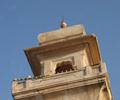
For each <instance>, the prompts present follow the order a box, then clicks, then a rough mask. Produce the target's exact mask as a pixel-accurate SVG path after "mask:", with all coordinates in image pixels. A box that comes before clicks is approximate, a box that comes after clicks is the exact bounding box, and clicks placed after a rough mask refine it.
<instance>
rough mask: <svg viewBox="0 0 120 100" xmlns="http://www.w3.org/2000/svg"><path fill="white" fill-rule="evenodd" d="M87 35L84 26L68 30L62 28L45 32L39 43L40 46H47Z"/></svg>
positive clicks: (39, 36) (71, 27)
mask: <svg viewBox="0 0 120 100" xmlns="http://www.w3.org/2000/svg"><path fill="white" fill-rule="evenodd" d="M82 35H86V32H85V29H84V27H83V25H81V24H79V25H73V26H70V27H66V28H61V29H58V30H55V31H50V32H44V33H40V34H39V35H38V42H39V44H40V45H47V44H51V43H56V42H59V41H60V40H63V39H69V38H73V37H77V36H82Z"/></svg>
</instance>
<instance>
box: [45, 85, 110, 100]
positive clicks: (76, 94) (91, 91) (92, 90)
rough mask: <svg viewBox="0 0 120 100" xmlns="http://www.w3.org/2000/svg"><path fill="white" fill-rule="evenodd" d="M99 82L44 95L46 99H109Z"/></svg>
mask: <svg viewBox="0 0 120 100" xmlns="http://www.w3.org/2000/svg"><path fill="white" fill-rule="evenodd" d="M101 88H102V86H100V85H99V84H96V85H90V86H85V87H81V88H74V89H70V90H65V91H61V92H56V93H50V94H47V95H45V96H44V100H109V98H108V96H107V92H104V91H102V90H101Z"/></svg>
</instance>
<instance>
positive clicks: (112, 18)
mask: <svg viewBox="0 0 120 100" xmlns="http://www.w3.org/2000/svg"><path fill="white" fill-rule="evenodd" d="M63 17H64V18H65V20H66V21H67V22H68V24H69V25H74V24H83V25H84V26H85V28H86V32H87V33H88V34H91V33H95V34H96V35H97V37H98V40H99V46H100V50H101V55H102V58H103V60H104V61H105V62H106V64H107V68H108V72H109V75H110V81H111V88H112V93H113V96H114V99H115V100H120V78H119V76H120V67H119V65H120V64H119V62H120V1H119V0H0V100H13V98H12V96H11V84H12V80H13V79H14V78H22V77H26V76H28V75H32V72H31V69H30V66H29V64H28V62H27V59H26V57H25V54H24V52H23V50H24V48H31V47H35V46H37V45H38V42H37V35H38V34H39V33H41V32H46V31H51V30H54V29H58V28H59V24H60V21H61V19H62V18H63Z"/></svg>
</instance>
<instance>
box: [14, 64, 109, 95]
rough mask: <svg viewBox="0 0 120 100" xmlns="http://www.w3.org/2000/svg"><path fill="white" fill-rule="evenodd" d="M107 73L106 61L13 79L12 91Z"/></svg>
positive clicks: (44, 86)
mask: <svg viewBox="0 0 120 100" xmlns="http://www.w3.org/2000/svg"><path fill="white" fill-rule="evenodd" d="M105 73H107V69H106V65H105V63H101V64H99V65H95V66H86V67H82V68H80V69H76V70H74V71H69V72H63V73H59V74H54V75H50V76H49V75H48V76H38V77H30V76H29V77H27V78H25V79H19V80H14V81H13V87H12V89H13V90H12V92H13V93H17V92H21V91H26V90H29V89H35V88H38V87H39V88H41V89H43V88H46V87H49V86H53V85H59V84H63V83H64V84H65V83H70V82H72V81H77V80H82V79H87V78H92V77H94V76H100V75H103V74H105Z"/></svg>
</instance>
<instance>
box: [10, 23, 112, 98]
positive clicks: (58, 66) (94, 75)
mask: <svg viewBox="0 0 120 100" xmlns="http://www.w3.org/2000/svg"><path fill="white" fill-rule="evenodd" d="M38 42H39V45H38V46H37V47H33V48H29V49H25V50H24V51H25V54H26V56H27V59H28V62H29V64H30V66H31V69H32V72H33V74H34V76H28V77H26V78H23V79H17V80H14V81H13V84H12V95H13V97H14V100H113V99H112V94H111V89H110V84H109V77H108V73H107V69H106V65H105V62H104V61H102V58H101V56H100V51H99V47H98V41H97V38H96V36H95V35H87V34H86V32H85V29H84V27H83V25H73V26H68V25H67V24H66V23H65V22H64V21H63V22H61V28H60V29H58V30H54V31H50V32H45V33H41V34H39V35H38Z"/></svg>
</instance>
